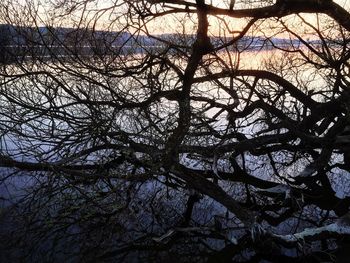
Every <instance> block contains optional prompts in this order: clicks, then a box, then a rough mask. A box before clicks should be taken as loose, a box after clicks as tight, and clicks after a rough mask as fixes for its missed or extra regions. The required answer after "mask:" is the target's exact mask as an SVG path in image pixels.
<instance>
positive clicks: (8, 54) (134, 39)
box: [0, 24, 300, 63]
mask: <svg viewBox="0 0 350 263" xmlns="http://www.w3.org/2000/svg"><path fill="white" fill-rule="evenodd" d="M194 41H195V35H181V34H160V35H156V36H153V37H148V36H145V35H132V34H130V33H128V32H117V31H103V30H91V29H81V28H79V29H74V28H64V27H57V28H53V27H39V28H33V27H20V26H13V25H8V24H0V62H2V63H4V62H11V61H12V60H14V59H15V58H16V59H18V58H28V57H29V58H30V57H32V58H34V57H41V58H42V57H50V56H51V57H54V56H68V55H69V54H72V53H74V54H78V55H85V56H91V55H108V54H111V53H113V52H119V53H120V52H122V53H125V54H130V53H142V52H152V50H153V51H159V49H164V48H170V50H171V49H172V48H173V50H174V51H173V52H176V51H175V49H174V47H172V46H171V43H176V45H178V46H179V47H176V48H177V49H182V50H183V51H185V48H186V47H190V46H191V45H192V44H193V42H194ZM230 41H232V38H225V39H224V40H223V39H222V38H220V37H212V38H211V42H212V44H213V45H214V46H220V45H223V44H225V43H228V42H230ZM299 44H300V43H299V42H298V41H297V40H289V39H280V38H273V39H269V40H268V41H267V40H266V39H264V38H262V37H251V36H244V37H243V38H242V39H240V40H239V41H236V42H234V43H233V44H232V45H229V46H228V49H229V50H233V51H244V50H256V49H267V48H273V47H274V46H278V47H281V46H287V47H288V46H290V45H299Z"/></svg>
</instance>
